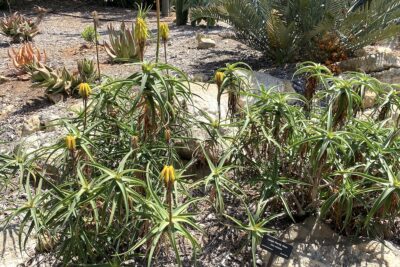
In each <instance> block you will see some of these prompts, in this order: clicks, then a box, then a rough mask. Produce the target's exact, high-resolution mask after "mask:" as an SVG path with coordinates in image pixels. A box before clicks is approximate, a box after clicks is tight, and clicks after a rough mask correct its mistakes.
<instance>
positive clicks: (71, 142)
mask: <svg viewBox="0 0 400 267" xmlns="http://www.w3.org/2000/svg"><path fill="white" fill-rule="evenodd" d="M65 146H66V147H67V148H68V150H75V148H76V137H75V136H73V135H72V134H69V135H67V136H66V137H65Z"/></svg>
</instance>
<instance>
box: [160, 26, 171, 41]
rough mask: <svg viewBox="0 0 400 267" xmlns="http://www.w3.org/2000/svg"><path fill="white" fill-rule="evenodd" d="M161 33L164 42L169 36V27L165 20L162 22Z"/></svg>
mask: <svg viewBox="0 0 400 267" xmlns="http://www.w3.org/2000/svg"><path fill="white" fill-rule="evenodd" d="M160 35H161V38H162V40H163V41H164V42H166V41H167V40H168V38H169V27H168V24H167V23H165V22H163V23H160Z"/></svg>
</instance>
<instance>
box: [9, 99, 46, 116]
mask: <svg viewBox="0 0 400 267" xmlns="http://www.w3.org/2000/svg"><path fill="white" fill-rule="evenodd" d="M51 105H52V103H51V102H50V101H49V100H48V99H47V98H46V97H44V96H41V97H38V98H35V99H33V100H31V101H30V102H28V103H26V104H24V105H23V106H22V107H21V108H20V109H19V110H16V111H14V113H13V115H23V114H27V113H30V112H35V111H38V110H41V109H43V108H46V107H49V106H51Z"/></svg>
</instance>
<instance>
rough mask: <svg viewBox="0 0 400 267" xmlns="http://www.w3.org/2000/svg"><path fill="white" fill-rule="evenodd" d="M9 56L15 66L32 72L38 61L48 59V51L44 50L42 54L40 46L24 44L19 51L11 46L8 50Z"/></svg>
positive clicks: (43, 61)
mask: <svg viewBox="0 0 400 267" xmlns="http://www.w3.org/2000/svg"><path fill="white" fill-rule="evenodd" d="M8 56H9V57H10V59H11V61H12V63H13V65H14V67H15V68H16V69H17V70H19V71H21V72H30V70H31V69H32V67H33V66H34V65H36V64H37V62H41V63H45V62H46V59H47V56H46V52H45V51H43V54H42V53H41V51H40V50H39V48H36V47H34V46H33V45H32V44H31V43H25V44H23V45H22V46H21V47H20V48H19V49H18V50H17V51H16V50H15V49H14V48H11V49H10V50H8Z"/></svg>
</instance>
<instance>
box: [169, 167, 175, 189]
mask: <svg viewBox="0 0 400 267" xmlns="http://www.w3.org/2000/svg"><path fill="white" fill-rule="evenodd" d="M168 171H169V182H170V183H171V184H173V183H174V182H175V169H174V166H172V165H171V166H169V169H168Z"/></svg>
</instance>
